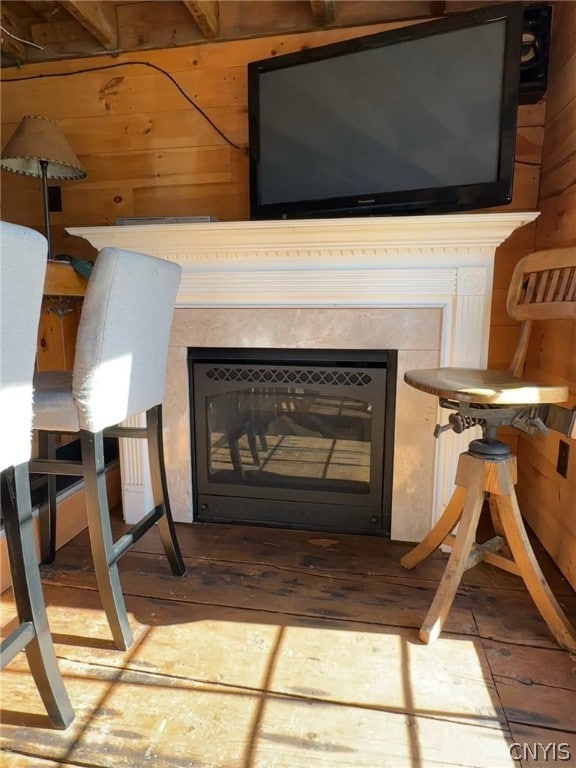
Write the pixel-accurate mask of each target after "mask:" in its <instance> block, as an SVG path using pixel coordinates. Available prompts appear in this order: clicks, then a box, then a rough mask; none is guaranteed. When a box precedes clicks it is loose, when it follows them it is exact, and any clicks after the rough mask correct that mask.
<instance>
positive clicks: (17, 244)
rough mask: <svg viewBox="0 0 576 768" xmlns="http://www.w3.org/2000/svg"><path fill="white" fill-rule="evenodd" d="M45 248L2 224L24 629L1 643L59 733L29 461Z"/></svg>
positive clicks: (14, 552) (0, 328) (6, 375)
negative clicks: (25, 672)
mask: <svg viewBox="0 0 576 768" xmlns="http://www.w3.org/2000/svg"><path fill="white" fill-rule="evenodd" d="M47 254H48V244H47V241H46V238H45V237H43V236H42V235H40V234H38V233H37V232H35V231H34V230H31V229H28V228H26V227H20V226H18V225H15V224H8V223H6V222H0V472H1V486H2V488H1V498H2V517H3V522H4V531H5V535H6V545H7V549H8V559H9V561H10V573H11V576H12V588H13V591H14V600H15V603H16V610H17V613H18V620H19V625H18V627H16V629H14V630H13V631H12V632H11V633H10V634H9V635H8V637H7V638H6V639H5V640H3V641H2V645H1V647H0V657H1V665H2V669H3V668H4V667H5V666H6V664H8V663H9V662H10V661H11V660H12V659H13V658H14V656H15V655H16V654H17V653H18V652H19V651H21V650H23V649H24V650H25V651H26V655H27V657H28V663H29V665H30V670H31V672H32V675H33V677H34V680H35V682H36V685H37V687H38V690H39V692H40V695H41V697H42V700H43V702H44V705H45V707H46V710H47V712H48V715H49V717H50V719H51V721H52V723H53V725H54V726H55V727H57V728H66V727H67V726H68V725H69V724H70V723H71V722H72V720H73V719H74V712H73V710H72V707H71V705H70V701H69V699H68V695H67V693H66V689H65V688H64V683H63V681H62V677H61V676H60V671H59V669H58V662H57V660H56V654H55V652H54V646H53V643H52V637H51V635H50V630H49V627H48V619H47V617H46V607H45V604H44V596H43V593H42V585H41V583H40V573H39V570H38V562H37V559H36V547H35V543H34V531H33V521H32V505H31V500H30V483H29V476H28V464H27V462H28V460H29V458H30V453H31V447H32V440H31V436H32V375H33V371H34V360H35V357H36V343H37V336H38V321H39V318H40V308H41V304H42V292H43V288H44V275H45V272H46V258H47Z"/></svg>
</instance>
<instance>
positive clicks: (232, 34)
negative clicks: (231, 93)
mask: <svg viewBox="0 0 576 768" xmlns="http://www.w3.org/2000/svg"><path fill="white" fill-rule="evenodd" d="M444 5H445V4H444V3H443V2H421V1H420V0H407V2H404V1H401V0H393V1H392V2H380V1H379V0H369V1H368V2H363V1H362V0H302V1H301V2H297V1H294V2H293V1H292V0H260V1H256V2H253V1H252V0H220V2H218V0H164V2H156V1H155V0H129V1H128V2H114V1H113V0H26V1H24V0H4V1H3V2H2V4H1V15H2V24H1V26H2V66H3V67H7V66H9V67H11V66H15V65H16V66H18V65H20V64H28V63H34V62H43V61H55V60H61V59H67V58H78V57H83V56H97V55H100V54H112V55H113V54H117V53H124V52H128V51H143V50H150V49H153V48H171V47H175V46H180V45H190V44H194V43H200V42H208V41H220V40H234V39H239V38H246V37H261V36H264V35H275V34H279V35H285V34H288V33H291V32H305V31H310V30H313V29H319V28H323V27H348V26H357V25H362V24H373V23H378V22H386V21H396V20H403V19H419V18H428V17H431V16H438V15H441V14H442V13H443V12H444ZM457 5H460V6H461V5H463V4H462V3H457ZM450 10H451V9H450Z"/></svg>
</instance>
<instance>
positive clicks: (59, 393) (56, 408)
mask: <svg viewBox="0 0 576 768" xmlns="http://www.w3.org/2000/svg"><path fill="white" fill-rule="evenodd" d="M34 392H35V397H34V429H42V430H46V431H48V432H78V431H79V430H80V421H79V419H78V409H77V408H76V404H75V402H74V397H73V395H72V371H40V372H37V373H35V374H34Z"/></svg>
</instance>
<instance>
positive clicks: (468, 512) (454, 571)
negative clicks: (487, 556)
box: [420, 461, 484, 643]
mask: <svg viewBox="0 0 576 768" xmlns="http://www.w3.org/2000/svg"><path fill="white" fill-rule="evenodd" d="M483 486H484V472H483V464H482V462H480V461H479V462H477V464H476V465H475V466H474V469H473V471H472V472H471V474H470V477H469V479H468V486H467V489H466V490H467V493H466V501H465V503H464V509H463V511H462V516H461V518H460V525H459V526H458V532H457V533H456V539H455V541H454V546H453V547H452V552H451V553H450V557H449V558H448V563H447V565H446V568H445V569H444V573H443V574H442V579H441V581H440V584H439V586H438V589H437V590H436V594H435V595H434V600H433V601H432V605H431V606H430V608H429V610H428V613H427V614H426V618H425V619H424V623H423V624H422V627H421V628H420V639H421V640H422V641H423V642H424V643H431V642H432V641H433V640H435V639H436V638H437V637H438V635H439V634H440V632H441V631H442V626H443V624H444V621H445V620H446V617H447V616H448V612H449V611H450V607H451V605H452V602H453V600H454V596H455V595H456V590H457V589H458V585H459V584H460V581H461V579H462V575H463V573H464V571H465V570H466V569H467V567H468V555H469V554H470V551H471V549H472V547H473V545H474V539H475V536H476V529H477V528H478V521H479V520H480V513H481V511H482V505H483V503H484V489H483Z"/></svg>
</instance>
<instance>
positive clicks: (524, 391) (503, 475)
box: [401, 247, 576, 653]
mask: <svg viewBox="0 0 576 768" xmlns="http://www.w3.org/2000/svg"><path fill="white" fill-rule="evenodd" d="M507 310H508V313H509V314H510V316H511V317H513V318H514V319H516V320H519V321H521V323H522V325H521V328H520V339H519V343H518V347H517V349H516V353H515V355H514V358H513V360H512V363H511V365H510V368H509V370H508V371H507V372H506V371H490V370H475V369H469V368H432V369H428V370H413V371H407V372H406V373H405V375H404V379H405V381H406V382H407V383H408V384H410V386H412V387H415V388H416V389H420V390H422V391H424V392H428V393H430V394H432V395H436V396H437V397H439V398H440V405H441V406H442V407H444V408H448V409H450V410H452V411H454V413H452V414H450V417H449V423H448V425H446V426H445V427H442V428H438V427H437V431H436V433H435V435H436V436H438V434H439V433H440V432H442V431H444V430H445V429H453V430H454V431H455V432H463V431H464V430H465V429H468V428H469V427H474V426H478V427H481V429H482V438H481V439H477V440H472V441H471V442H470V444H469V446H468V451H466V452H464V453H462V454H460V459H459V462H458V469H457V472H456V479H455V483H456V489H455V491H454V494H453V496H452V498H451V499H450V501H449V503H448V505H447V506H446V508H445V510H444V512H443V514H442V516H441V517H440V519H439V520H438V522H437V523H436V525H435V526H434V527H433V528H432V530H431V531H430V532H429V533H428V535H427V536H426V537H425V538H424V539H423V540H422V541H421V542H420V544H418V545H417V546H416V547H415V548H414V549H413V550H411V551H410V552H409V553H408V554H406V555H405V556H404V557H403V558H402V560H401V562H402V565H403V566H404V567H405V568H414V566H416V565H418V563H420V562H422V561H423V560H424V559H425V558H427V557H428V556H429V555H431V554H432V552H434V551H435V550H436V549H437V548H438V547H439V546H440V545H441V544H447V545H448V546H450V547H451V548H452V551H451V554H450V557H449V559H448V562H447V564H446V568H445V570H444V574H443V576H442V579H441V581H440V584H439V586H438V589H437V591H436V594H435V596H434V599H433V601H432V605H431V606H430V609H429V611H428V614H427V615H426V618H425V619H424V623H423V624H422V627H421V629H420V637H421V639H422V640H423V641H424V642H430V641H431V640H434V639H435V638H436V637H437V636H438V634H439V633H440V631H441V630H442V625H443V623H444V620H445V619H446V617H447V615H448V612H449V610H450V606H451V605H452V601H453V599H454V596H455V594H456V590H457V588H458V585H459V583H460V580H461V578H462V575H463V573H464V571H466V570H467V569H468V568H472V567H473V566H475V565H476V564H478V563H479V562H481V561H482V560H484V561H486V562H487V563H490V564H491V565H495V566H497V567H499V568H503V569H504V570H506V571H509V572H511V573H514V574H516V575H518V576H520V577H521V578H522V579H523V580H524V583H525V584H526V587H527V589H528V591H529V592H530V595H531V596H532V599H533V600H534V602H535V604H536V606H537V608H538V609H539V611H540V613H541V614H542V617H543V619H544V620H545V621H546V623H547V624H548V627H549V629H550V631H551V632H552V634H553V635H554V637H555V639H556V641H557V642H558V644H559V645H560V646H562V647H563V648H566V649H567V650H569V651H572V652H573V653H575V652H576V629H575V628H574V627H573V626H572V625H571V623H570V621H569V620H568V618H567V616H566V614H565V613H564V611H563V610H562V608H561V606H560V605H559V604H558V601H557V600H556V598H555V597H554V595H553V593H552V591H551V589H550V587H549V586H548V584H547V582H546V579H545V577H544V575H543V573H542V571H541V569H540V566H539V564H538V561H537V559H536V557H535V555H534V552H533V550H532V546H531V544H530V540H529V538H528V535H527V533H526V529H525V527H524V522H523V520H522V515H521V512H520V509H519V506H518V500H517V497H516V492H515V489H514V485H515V483H516V458H515V456H513V455H512V454H511V453H510V451H509V449H508V446H507V445H506V444H505V443H503V442H501V441H500V440H498V439H497V435H496V430H497V428H498V427H502V426H511V427H514V428H516V429H518V430H520V431H522V432H526V433H528V434H535V433H537V432H538V431H540V432H546V431H547V429H549V428H552V429H555V430H556V431H558V432H561V433H563V434H565V435H567V436H569V437H573V438H574V437H576V413H575V412H574V410H571V409H570V408H566V407H561V406H559V405H557V404H559V403H564V402H565V401H566V400H567V399H568V387H566V386H565V385H564V383H563V382H549V383H543V382H537V381H531V380H527V379H524V378H520V377H521V376H522V373H523V369H524V361H525V358H526V351H527V348H528V341H529V338H530V331H531V328H532V323H533V321H545V320H554V319H566V320H571V321H572V322H573V321H575V320H576V247H570V248H558V249H553V250H547V251H538V252H535V253H532V254H529V255H528V256H525V257H524V258H523V259H521V260H520V261H519V262H518V264H517V265H516V268H515V270H514V274H513V276H512V280H511V283H510V289H509V291H508V300H507ZM485 499H487V500H488V502H489V506H490V512H491V515H492V520H493V523H494V529H495V533H496V535H495V536H494V537H493V538H492V539H490V541H488V542H484V543H483V544H477V543H476V542H475V536H476V530H477V527H478V522H479V520H480V513H481V511H482V506H483V503H484V500H485ZM456 525H458V531H457V533H456V534H455V535H452V534H451V531H452V530H453V529H454V528H455V527H456Z"/></svg>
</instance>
